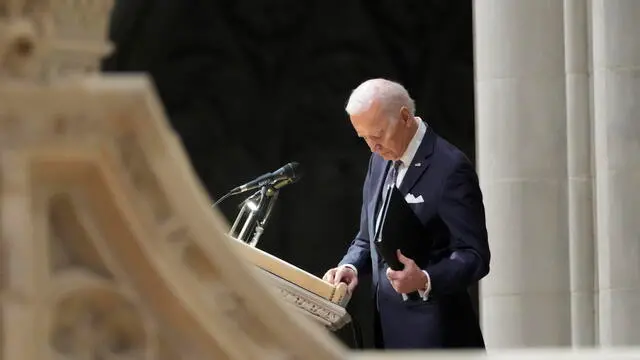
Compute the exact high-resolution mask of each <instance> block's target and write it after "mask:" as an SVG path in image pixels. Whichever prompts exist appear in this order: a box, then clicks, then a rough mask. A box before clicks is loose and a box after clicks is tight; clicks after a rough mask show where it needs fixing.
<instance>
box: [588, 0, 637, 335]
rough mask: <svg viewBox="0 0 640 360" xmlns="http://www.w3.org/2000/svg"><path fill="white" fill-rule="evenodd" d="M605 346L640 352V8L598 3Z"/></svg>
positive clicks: (631, 0)
mask: <svg viewBox="0 0 640 360" xmlns="http://www.w3.org/2000/svg"><path fill="white" fill-rule="evenodd" d="M591 20H592V28H593V34H592V39H593V40H592V41H593V77H594V79H593V86H594V97H593V101H594V135H595V136H594V146H595V149H594V152H595V165H596V168H595V172H596V184H595V187H596V204H597V207H596V216H597V223H596V228H597V233H596V234H597V253H598V285H599V286H598V287H599V319H598V322H599V338H600V344H601V345H603V346H624V345H640V331H638V324H640V217H639V215H638V214H639V213H640V189H639V185H640V1H638V0H592V19H591Z"/></svg>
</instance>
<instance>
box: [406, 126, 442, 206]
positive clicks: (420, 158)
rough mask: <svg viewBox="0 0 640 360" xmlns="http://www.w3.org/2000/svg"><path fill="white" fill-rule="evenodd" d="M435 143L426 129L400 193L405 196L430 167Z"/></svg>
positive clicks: (433, 136)
mask: <svg viewBox="0 0 640 360" xmlns="http://www.w3.org/2000/svg"><path fill="white" fill-rule="evenodd" d="M435 143H436V135H435V133H434V132H433V130H432V129H431V127H430V126H429V127H427V132H426V133H425V134H424V138H423V139H422V142H421V143H420V146H419V147H418V151H417V152H416V155H415V156H414V157H413V160H412V161H411V164H410V165H409V168H408V169H407V173H406V174H405V176H404V179H403V180H402V184H400V189H399V190H400V192H401V193H402V194H404V195H407V194H408V193H409V191H411V189H412V188H413V186H414V185H415V184H416V183H417V182H418V180H419V179H420V177H422V175H423V174H424V173H425V172H426V171H427V169H428V168H429V166H430V165H431V159H430V157H431V154H433V147H434V146H435Z"/></svg>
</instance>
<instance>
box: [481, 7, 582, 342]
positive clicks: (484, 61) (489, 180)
mask: <svg viewBox="0 0 640 360" xmlns="http://www.w3.org/2000/svg"><path fill="white" fill-rule="evenodd" d="M473 4H474V28H475V30H474V32H475V57H476V58H475V61H476V109H477V112H476V131H477V154H478V171H479V176H480V181H481V186H482V190H483V192H484V196H485V206H486V212H487V226H488V231H489V241H490V246H491V251H492V256H493V258H492V262H491V266H492V268H491V273H490V274H489V276H488V277H487V278H486V279H485V280H484V281H483V282H482V284H481V290H480V292H481V312H482V316H481V317H482V327H483V331H484V334H485V340H486V342H487V346H488V347H490V348H496V347H529V346H566V345H570V343H571V306H570V305H571V301H570V293H569V240H568V216H567V214H568V212H567V132H566V129H567V122H566V88H565V71H564V70H565V61H564V29H563V2H562V1H541V0H529V1H522V0H481V1H474V3H473Z"/></svg>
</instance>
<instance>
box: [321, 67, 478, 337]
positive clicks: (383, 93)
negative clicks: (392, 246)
mask: <svg viewBox="0 0 640 360" xmlns="http://www.w3.org/2000/svg"><path fill="white" fill-rule="evenodd" d="M346 111H347V113H348V114H349V116H350V119H351V123H352V125H353V127H354V129H355V130H356V132H357V134H358V136H360V137H361V138H363V139H364V140H365V141H366V143H367V145H369V148H370V149H371V152H372V155H371V158H370V160H369V170H368V173H367V176H366V179H365V181H364V185H363V199H362V212H361V215H360V231H359V232H358V234H357V235H356V237H355V239H354V240H353V242H352V243H351V246H350V247H349V249H348V251H347V253H346V255H345V256H344V258H343V259H342V261H341V262H340V263H339V265H338V266H337V267H336V268H333V269H330V270H329V271H327V273H326V274H325V275H324V279H325V280H326V281H328V282H330V283H333V284H335V283H338V282H344V283H346V284H348V286H349V289H350V290H351V291H353V289H354V288H355V287H356V285H357V284H358V276H359V275H363V274H365V273H369V272H372V277H373V288H374V298H375V304H376V306H375V310H376V311H375V319H376V321H375V323H376V329H375V335H376V346H378V347H381V348H386V349H394V348H395V349H412V348H413V349H420V348H454V347H470V348H484V340H483V337H482V333H481V331H480V327H479V324H478V320H477V316H476V314H475V312H474V310H473V307H472V304H471V299H470V296H469V294H468V292H467V288H468V287H469V286H470V285H472V284H473V283H474V282H477V281H478V280H480V279H481V278H483V277H484V276H485V275H487V273H488V272H489V259H490V252H489V245H488V242H487V231H486V226H485V215H484V205H483V202H482V193H481V191H480V188H479V186H478V178H477V175H476V173H475V170H474V168H473V165H472V164H471V162H470V161H469V160H468V159H467V158H466V157H465V155H464V154H463V153H462V152H461V151H460V150H459V149H457V148H456V147H455V146H453V145H451V144H450V143H448V142H447V141H446V140H444V139H442V138H441V137H439V136H438V135H437V134H436V133H435V132H434V131H433V129H431V128H430V127H429V126H428V125H427V124H426V123H425V122H424V121H423V120H422V119H420V118H419V117H417V116H415V105H414V102H413V100H412V99H411V97H410V96H409V94H408V92H407V91H406V90H405V89H404V87H403V86H402V85H400V84H397V83H395V82H392V81H388V80H384V79H372V80H367V81H365V82H364V83H362V84H361V85H359V86H358V87H357V88H356V89H355V90H354V91H353V93H352V94H351V97H350V98H349V101H348V104H347V107H346ZM394 165H395V166H394ZM391 173H393V174H394V179H393V180H391V182H393V181H395V186H396V187H397V189H398V190H399V191H400V193H402V195H403V196H407V195H408V194H411V196H413V198H414V199H419V200H420V201H412V202H411V204H409V206H410V207H411V210H413V212H414V213H415V215H416V216H417V218H418V219H419V220H420V222H421V223H422V224H423V225H424V232H423V233H422V235H421V236H416V237H415V238H414V239H408V240H409V241H416V242H423V243H427V242H428V243H430V244H431V245H430V247H429V250H426V251H425V253H424V254H419V255H416V256H413V257H414V258H409V257H408V256H405V255H408V254H402V253H401V252H400V251H398V252H397V257H398V260H399V261H400V262H401V263H402V264H404V267H403V269H402V270H395V271H394V270H391V269H390V268H389V267H388V265H387V264H386V263H385V262H384V261H383V260H382V259H381V257H380V255H379V254H378V253H377V251H376V247H375V246H374V243H373V241H374V234H375V233H376V229H377V228H378V227H379V226H384V224H381V223H383V222H384V220H381V219H384V218H386V217H382V216H380V215H381V212H382V208H383V207H382V206H380V203H381V193H382V192H383V189H384V186H383V184H384V183H385V182H389V181H390V180H389V178H390V176H391ZM391 186H393V185H391ZM400 200H401V201H402V199H400ZM416 292H417V293H418V294H420V296H419V297H412V298H407V296H406V295H405V294H410V293H413V294H415V293H416Z"/></svg>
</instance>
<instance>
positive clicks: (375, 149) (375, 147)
mask: <svg viewBox="0 0 640 360" xmlns="http://www.w3.org/2000/svg"><path fill="white" fill-rule="evenodd" d="M367 145H369V149H371V152H378V151H380V149H381V146H380V144H378V143H376V142H373V141H371V140H367Z"/></svg>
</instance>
